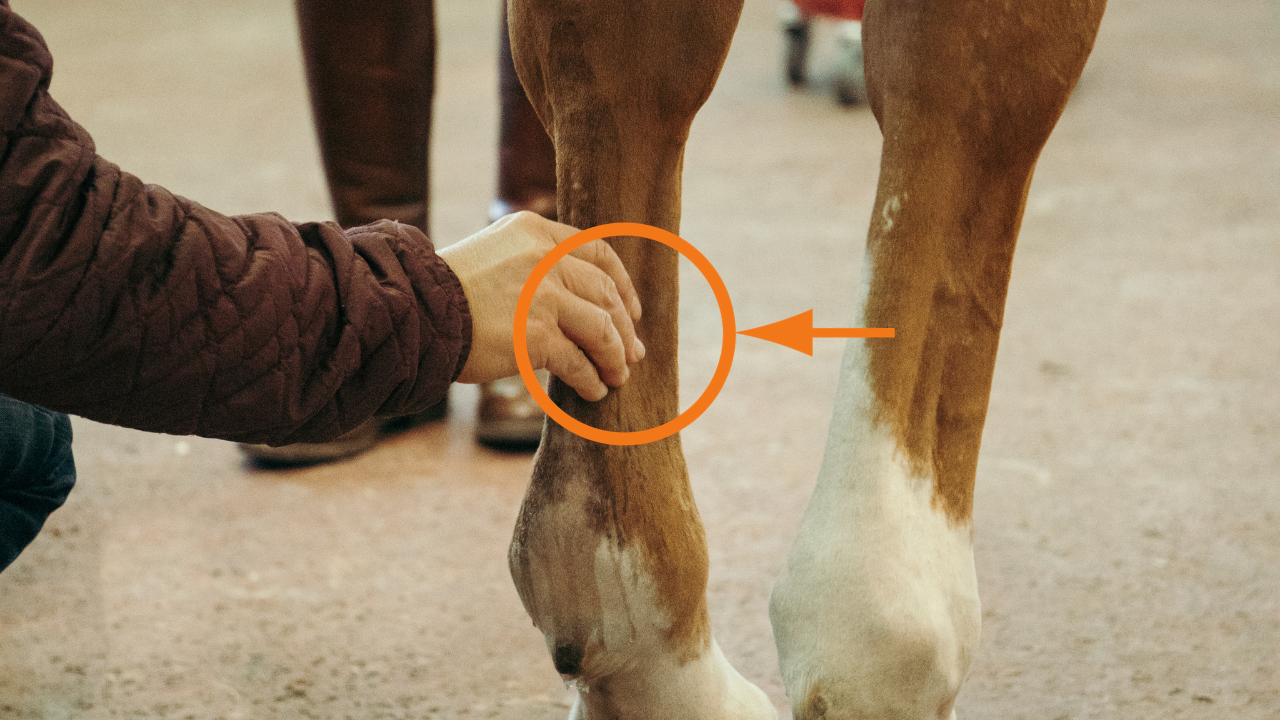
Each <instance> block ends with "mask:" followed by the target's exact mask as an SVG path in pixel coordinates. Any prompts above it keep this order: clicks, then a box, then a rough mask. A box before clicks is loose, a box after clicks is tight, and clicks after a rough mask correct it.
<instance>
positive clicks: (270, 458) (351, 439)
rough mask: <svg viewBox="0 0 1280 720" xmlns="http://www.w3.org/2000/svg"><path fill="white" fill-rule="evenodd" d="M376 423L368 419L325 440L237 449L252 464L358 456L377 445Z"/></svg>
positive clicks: (287, 464) (271, 465) (313, 462)
mask: <svg viewBox="0 0 1280 720" xmlns="http://www.w3.org/2000/svg"><path fill="white" fill-rule="evenodd" d="M379 426H380V421H379V420H376V419H374V418H370V419H368V420H365V421H364V422H363V423H361V424H360V425H358V426H357V427H356V429H354V430H352V431H351V432H348V433H347V434H345V435H341V436H339V437H337V438H335V439H333V440H330V441H329V442H321V443H293V444H292V445H281V446H280V447H271V446H270V445H251V444H249V443H241V444H240V450H241V451H242V452H243V453H244V454H245V455H246V456H247V457H248V458H249V459H250V460H252V461H253V462H254V463H255V464H257V465H259V466H262V467H268V468H274V467H294V466H299V465H316V464H319V463H326V462H333V461H334V460H341V459H342V458H347V457H351V456H352V455H358V454H360V453H362V452H364V451H365V450H368V449H369V448H372V447H373V446H374V445H377V444H378V438H379V437H381V435H382V432H381V430H380V428H379Z"/></svg>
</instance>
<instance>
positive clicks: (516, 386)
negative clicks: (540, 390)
mask: <svg viewBox="0 0 1280 720" xmlns="http://www.w3.org/2000/svg"><path fill="white" fill-rule="evenodd" d="M543 374H545V373H544V372H543V371H539V375H543ZM546 417H547V416H546V414H544V413H543V412H542V408H540V407H538V403H536V402H534V399H533V396H531V395H530V394H529V390H528V389H527V388H525V386H524V381H523V380H521V379H520V376H518V375H516V376H513V377H509V378H503V379H501V380H496V381H494V382H491V383H481V385H480V407H479V408H478V409H477V411H476V440H479V441H480V443H481V444H483V445H488V446H489V447H493V448H497V449H500V450H535V449H537V447H538V443H539V442H541V441H542V422H543V420H545V419H546Z"/></svg>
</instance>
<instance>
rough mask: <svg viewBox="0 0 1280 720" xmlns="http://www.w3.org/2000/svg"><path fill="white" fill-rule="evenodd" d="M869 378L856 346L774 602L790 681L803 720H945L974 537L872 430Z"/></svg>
mask: <svg viewBox="0 0 1280 720" xmlns="http://www.w3.org/2000/svg"><path fill="white" fill-rule="evenodd" d="M887 209H888V208H887V207H886V210H887ZM886 221H889V222H891V221H890V220H889V218H888V213H886ZM872 342H874V341H872ZM866 377H867V373H866V354H865V351H864V346H863V341H852V342H850V344H849V347H848V348H847V350H846V352H845V360H844V364H843V366H842V368H841V378H840V390H839V392H838V396H837V402H836V413H835V417H834V418H833V419H832V423H831V431H830V434H829V437H828V441H827V448H826V455H825V457H824V460H823V465H822V470H821V471H820V473H819V477H818V486H817V489H816V490H815V491H814V495H813V498H812V499H811V500H810V503H809V507H808V509H807V510H806V511H805V515H804V519H803V521H802V523H801V528H800V533H799V536H798V537H797V539H796V542H795V545H794V546H793V548H792V550H791V555H790V557H789V558H788V563H787V568H786V569H785V570H784V572H783V574H782V576H781V578H780V579H779V581H778V585H777V587H776V588H775V589H774V592H773V598H772V602H771V603H770V617H771V619H772V620H773V627H774V633H775V636H776V639H777V643H778V653H779V662H780V665H781V669H782V676H783V679H784V681H785V682H786V685H787V694H788V695H789V696H790V698H791V701H792V706H793V711H794V713H795V717H796V718H797V720H806V719H811V718H814V719H816V718H827V719H828V720H835V719H836V718H895V719H905V718H913V719H916V718H918V719H920V720H925V719H926V718H927V719H929V720H934V719H941V720H945V718H948V717H951V715H952V703H953V702H954V700H955V696H956V693H957V692H958V691H959V688H960V684H961V682H962V681H963V680H964V676H965V674H966V672H967V671H968V667H969V662H970V659H971V658H972V656H973V653H974V651H975V649H976V647H977V643H978V634H979V627H980V623H981V608H980V604H979V601H978V593H977V578H976V576H975V573H974V567H973V549H972V533H971V530H970V528H969V527H959V528H957V527H952V526H951V525H950V524H949V523H948V520H947V518H946V516H945V514H943V513H942V512H941V511H939V510H935V509H934V508H933V505H932V502H931V500H932V496H933V479H932V478H930V477H918V476H915V475H913V474H912V473H911V471H910V470H909V469H908V466H907V463H906V461H905V459H904V458H903V457H901V456H900V455H899V453H898V450H897V446H896V442H895V440H894V439H893V437H891V436H890V434H889V432H888V430H887V429H886V428H882V427H878V426H877V425H876V424H875V423H874V421H873V417H874V415H873V408H872V404H871V399H872V395H871V390H870V388H869V386H868V384H867V381H866Z"/></svg>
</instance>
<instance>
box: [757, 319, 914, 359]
mask: <svg viewBox="0 0 1280 720" xmlns="http://www.w3.org/2000/svg"><path fill="white" fill-rule="evenodd" d="M738 334H739V335H750V336H751V337H753V338H760V339H761V340H768V341H769V342H771V343H777V344H779V345H785V346H787V347H789V348H791V349H792V350H799V351H800V352H802V353H804V354H805V355H809V356H810V357H812V356H813V339H814V338H816V337H822V338H891V337H893V336H894V334H893V328H816V327H814V326H813V311H812V310H806V311H804V312H802V313H800V314H799V315H794V316H792V317H789V318H787V319H786V320H779V321H778V322H776V323H770V324H768V325H761V326H760V327H758V328H752V329H750V330H739V331H738Z"/></svg>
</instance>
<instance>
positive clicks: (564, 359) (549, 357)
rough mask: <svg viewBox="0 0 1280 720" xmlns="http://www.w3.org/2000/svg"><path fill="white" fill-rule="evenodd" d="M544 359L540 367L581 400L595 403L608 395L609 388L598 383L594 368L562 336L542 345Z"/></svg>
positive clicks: (569, 341) (571, 343)
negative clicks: (574, 391)
mask: <svg viewBox="0 0 1280 720" xmlns="http://www.w3.org/2000/svg"><path fill="white" fill-rule="evenodd" d="M543 348H544V351H545V352H546V357H545V359H544V362H543V363H540V364H541V365H542V367H545V368H546V369H547V371H548V372H550V373H551V374H552V375H555V376H556V377H558V378H560V379H561V380H563V381H564V382H565V383H566V384H567V385H568V386H569V387H571V388H573V389H574V390H576V391H578V395H580V396H582V399H583V400H587V401H589V402H597V401H599V400H603V399H604V396H605V395H608V394H609V388H607V387H605V384H604V383H603V382H601V381H600V375H599V374H597V372H596V366H595V365H593V364H592V362H591V361H590V360H588V359H587V356H586V355H584V354H583V352H582V351H581V350H579V349H578V346H577V345H575V344H574V343H573V341H571V340H569V339H568V338H566V337H565V336H563V335H557V336H555V337H552V338H549V339H548V340H547V341H546V342H545V344H544V345H543Z"/></svg>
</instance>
